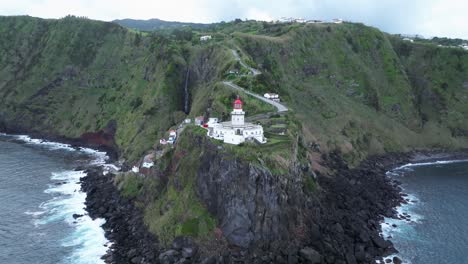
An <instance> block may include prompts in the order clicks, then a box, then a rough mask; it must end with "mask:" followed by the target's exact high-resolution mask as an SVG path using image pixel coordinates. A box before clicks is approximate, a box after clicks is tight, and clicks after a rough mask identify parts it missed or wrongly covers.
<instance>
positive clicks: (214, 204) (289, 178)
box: [197, 144, 306, 248]
mask: <svg viewBox="0 0 468 264" xmlns="http://www.w3.org/2000/svg"><path fill="white" fill-rule="evenodd" d="M203 153H204V155H203V156H202V157H201V159H200V164H201V165H200V167H199V169H198V173H197V194H198V196H199V197H200V199H201V200H202V201H203V203H204V204H205V205H206V206H207V208H208V211H209V212H210V213H211V214H213V215H215V216H217V218H218V221H219V223H218V226H219V227H220V228H221V229H222V231H223V234H224V236H225V237H226V238H227V239H228V241H229V242H230V243H232V244H234V245H237V246H240V247H244V248H248V247H249V246H251V245H253V244H256V245H261V244H266V245H269V244H271V242H272V241H277V242H278V241H281V240H283V241H289V242H291V241H292V240H295V239H296V238H295V234H294V232H291V231H293V230H294V228H296V227H298V226H300V225H301V223H302V222H303V221H304V219H303V218H304V214H305V212H304V211H303V210H302V209H303V208H304V207H305V200H306V199H305V194H304V193H303V188H304V184H303V182H302V179H303V178H302V177H301V173H300V171H298V170H297V171H290V173H288V174H284V175H273V174H272V173H271V172H270V171H269V170H268V169H267V168H265V167H262V166H260V165H254V164H252V163H248V162H245V161H242V160H241V159H237V158H233V157H232V156H230V155H225V154H223V153H221V152H219V151H217V146H215V145H210V144H208V145H207V146H206V147H205V151H204V152H203Z"/></svg>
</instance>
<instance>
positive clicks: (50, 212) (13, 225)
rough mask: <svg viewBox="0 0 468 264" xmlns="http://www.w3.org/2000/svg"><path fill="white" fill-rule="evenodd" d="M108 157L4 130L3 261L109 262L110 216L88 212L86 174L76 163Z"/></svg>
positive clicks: (0, 184) (0, 159)
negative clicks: (82, 181)
mask: <svg viewBox="0 0 468 264" xmlns="http://www.w3.org/2000/svg"><path fill="white" fill-rule="evenodd" d="M105 160H106V156H105V153H102V152H97V151H94V150H91V149H85V148H82V149H79V150H76V149H73V148H71V147H70V146H69V145H66V144H59V143H52V142H46V141H42V140H37V139H31V138H29V137H27V136H7V135H4V134H0V201H1V202H0V263H9V264H17V263H18V264H23V263H24V264H32V263H40V264H48V263H54V264H56V263H70V264H95V263H104V262H103V260H101V256H103V255H104V254H105V253H106V251H107V249H108V247H109V246H110V243H109V241H108V240H107V239H106V238H105V236H104V230H103V229H102V228H101V225H102V224H104V223H105V220H104V219H96V220H92V219H91V218H90V217H88V216H87V215H86V211H85V205H84V202H85V199H86V194H85V193H83V192H81V191H80V184H79V180H80V177H83V176H85V175H86V174H85V172H84V171H75V168H77V167H78V166H83V165H89V164H95V165H100V166H105V165H104V164H105ZM74 214H78V215H84V216H83V217H79V218H77V219H75V218H74V217H73V215H74Z"/></svg>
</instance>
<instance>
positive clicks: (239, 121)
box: [231, 97, 245, 127]
mask: <svg viewBox="0 0 468 264" xmlns="http://www.w3.org/2000/svg"><path fill="white" fill-rule="evenodd" d="M244 116H245V112H244V111H243V110H242V101H241V100H240V99H239V97H238V98H237V99H236V100H235V101H234V109H233V110H232V112H231V123H232V126H234V127H237V126H239V127H241V126H244Z"/></svg>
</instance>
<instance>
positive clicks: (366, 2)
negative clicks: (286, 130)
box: [0, 0, 468, 39]
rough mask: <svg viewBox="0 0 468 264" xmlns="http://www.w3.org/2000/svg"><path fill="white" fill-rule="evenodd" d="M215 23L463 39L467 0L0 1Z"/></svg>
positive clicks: (48, 12) (18, 7)
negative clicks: (299, 22)
mask: <svg viewBox="0 0 468 264" xmlns="http://www.w3.org/2000/svg"><path fill="white" fill-rule="evenodd" d="M69 14H71V15H76V16H86V17H88V18H91V19H97V20H104V21H111V20H114V19H122V18H134V19H149V18H159V19H163V20H170V21H184V22H204V23H209V22H219V21H230V20H233V19H235V18H241V19H257V20H267V21H269V20H273V19H278V18H280V17H295V18H305V19H322V20H330V19H333V18H342V19H344V20H348V21H352V22H362V23H364V24H366V25H370V26H374V27H377V28H379V29H381V30H383V31H385V32H389V33H402V34H420V35H423V36H425V37H433V36H439V37H452V38H464V39H468V0H354V1H351V0H257V1H254V0H250V1H249V0H232V1H231V0H165V1H161V0H131V1H129V0H126V1H124V0H73V1H70V0H0V15H30V16H35V17H43V18H60V17H64V16H66V15H69Z"/></svg>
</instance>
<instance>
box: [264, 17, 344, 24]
mask: <svg viewBox="0 0 468 264" xmlns="http://www.w3.org/2000/svg"><path fill="white" fill-rule="evenodd" d="M272 22H274V23H305V24H321V23H335V24H341V23H343V22H344V21H343V19H341V18H334V19H332V20H331V21H327V20H317V19H312V20H306V19H304V18H294V17H282V18H280V19H277V20H273V21H272Z"/></svg>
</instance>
